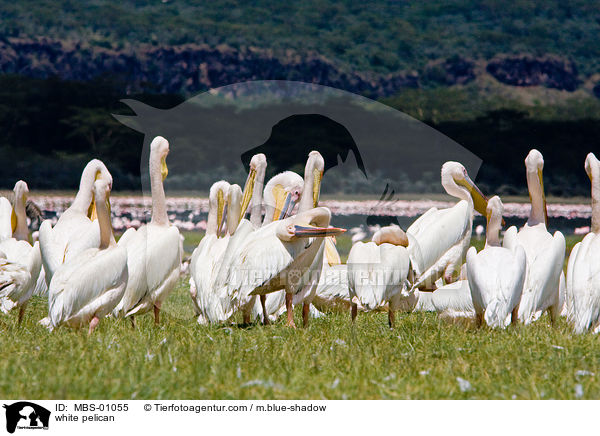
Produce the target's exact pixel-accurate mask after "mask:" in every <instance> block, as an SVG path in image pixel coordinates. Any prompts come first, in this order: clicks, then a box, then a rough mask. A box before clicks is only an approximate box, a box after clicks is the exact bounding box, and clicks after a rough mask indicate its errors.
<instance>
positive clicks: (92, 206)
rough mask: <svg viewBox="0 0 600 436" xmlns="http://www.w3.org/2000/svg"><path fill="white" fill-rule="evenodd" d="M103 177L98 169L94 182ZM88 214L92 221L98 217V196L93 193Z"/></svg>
mask: <svg viewBox="0 0 600 436" xmlns="http://www.w3.org/2000/svg"><path fill="white" fill-rule="evenodd" d="M101 177H102V173H100V171H97V172H96V177H95V178H94V182H95V181H96V180H98V179H100V178H101ZM109 210H110V209H109ZM87 216H88V218H89V219H90V221H94V220H95V219H98V211H97V210H96V197H95V196H93V195H92V202H91V203H90V207H89V208H88V213H87Z"/></svg>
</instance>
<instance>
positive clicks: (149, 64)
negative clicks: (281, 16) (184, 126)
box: [0, 39, 580, 97]
mask: <svg viewBox="0 0 600 436" xmlns="http://www.w3.org/2000/svg"><path fill="white" fill-rule="evenodd" d="M474 66H475V62H474V61H472V60H469V59H464V58H461V57H457V56H454V57H452V58H449V59H446V60H439V61H433V62H431V63H430V64H428V65H427V66H426V67H425V68H424V69H423V71H422V72H421V73H417V72H398V73H395V74H390V75H380V74H379V75H378V74H374V73H356V72H347V71H345V70H343V69H340V68H338V67H337V66H336V65H335V64H333V63H332V62H330V61H329V60H327V59H325V58H323V57H320V56H307V57H302V56H299V55H297V54H294V53H290V54H288V55H286V56H284V57H281V56H279V57H275V56H273V54H272V53H270V52H269V51H267V50H259V49H251V48H245V49H234V48H231V47H228V46H217V47H209V46H203V45H182V46H174V47H153V46H139V47H137V48H136V49H135V50H124V51H116V50H111V49H105V48H101V47H84V46H81V45H79V44H75V43H63V42H58V41H50V40H45V39H41V40H25V39H4V40H0V73H5V74H6V73H14V74H23V75H26V76H30V77H38V78H45V77H50V76H58V77H60V78H62V79H65V80H79V81H89V80H92V79H94V78H96V77H99V76H102V75H104V74H110V75H112V76H116V77H117V78H119V79H121V80H122V81H123V83H125V84H126V87H127V91H129V92H139V91H150V92H160V93H184V94H192V93H196V92H198V91H202V90H206V89H209V88H214V87H219V86H223V85H227V84H231V83H236V82H242V81H248V80H298V81H304V82H311V83H319V84H322V85H327V86H332V87H335V88H340V89H345V90H348V91H352V92H357V93H361V94H364V95H367V96H370V97H384V96H390V95H393V94H395V93H397V92H399V91H400V90H402V89H404V88H418V87H420V86H423V85H428V84H433V85H442V86H451V85H455V84H465V83H469V82H470V81H472V80H474V79H475V78H476V72H475V71H476V70H475V68H474ZM486 70H487V72H488V73H489V74H491V75H492V76H493V77H495V78H496V79H497V80H498V81H500V82H502V83H505V84H508V85H513V86H538V85H539V86H545V87H549V88H556V89H562V90H567V91H574V90H575V89H576V88H577V87H578V86H579V83H580V80H579V78H578V75H577V69H576V67H575V65H574V64H573V63H572V62H569V61H565V60H562V59H559V58H549V57H546V58H533V57H528V56H513V57H497V58H494V59H492V60H491V61H489V62H488V63H487V67H486Z"/></svg>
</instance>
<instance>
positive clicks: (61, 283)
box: [48, 247, 127, 327]
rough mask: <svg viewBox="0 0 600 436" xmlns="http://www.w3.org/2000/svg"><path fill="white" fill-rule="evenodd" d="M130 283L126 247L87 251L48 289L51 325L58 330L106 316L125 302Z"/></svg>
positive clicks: (61, 271)
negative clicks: (76, 321) (76, 320)
mask: <svg viewBox="0 0 600 436" xmlns="http://www.w3.org/2000/svg"><path fill="white" fill-rule="evenodd" d="M126 282H127V250H126V249H125V248H124V247H111V248H107V249H105V250H98V249H95V248H92V249H89V250H86V251H84V252H83V253H81V254H80V256H79V257H78V258H77V259H76V260H73V261H72V262H69V263H67V264H65V265H63V266H61V267H60V268H59V269H58V270H57V271H56V273H55V274H54V277H53V278H52V281H51V283H50V288H49V289H48V293H49V315H50V321H51V325H52V326H53V327H57V326H59V325H60V324H63V323H65V322H69V320H70V319H71V318H76V317H79V318H81V322H87V321H89V319H91V317H92V316H94V315H95V314H96V315H98V316H104V315H106V314H107V313H109V312H110V311H112V310H113V309H114V308H115V306H116V305H117V303H118V302H119V301H120V300H121V298H122V296H123V292H124V291H125V283H126ZM87 318H89V319H87Z"/></svg>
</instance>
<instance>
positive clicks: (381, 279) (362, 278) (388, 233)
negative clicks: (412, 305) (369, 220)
mask: <svg viewBox="0 0 600 436" xmlns="http://www.w3.org/2000/svg"><path fill="white" fill-rule="evenodd" d="M407 246H408V239H407V237H406V234H405V233H404V232H403V231H402V229H400V227H398V226H395V225H392V226H386V227H382V228H381V230H379V231H378V232H377V233H375V234H374V235H373V238H372V241H371V242H366V243H365V242H360V241H359V242H357V243H356V244H354V245H353V246H352V248H351V249H350V253H349V254H348V262H347V265H348V288H349V291H350V298H351V300H352V322H354V320H355V318H356V315H357V311H358V304H360V305H361V306H362V307H364V309H365V310H367V311H371V310H377V309H380V308H382V307H383V306H385V305H386V304H387V306H388V322H389V325H390V328H392V327H394V312H395V311H396V310H397V309H398V307H399V306H400V303H401V300H402V299H403V298H404V297H405V296H403V295H402V294H403V292H402V291H404V290H406V288H407V286H408V280H407V276H408V269H409V263H410V261H409V255H408V250H407V249H406V247H407Z"/></svg>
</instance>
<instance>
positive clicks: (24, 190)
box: [13, 180, 29, 204]
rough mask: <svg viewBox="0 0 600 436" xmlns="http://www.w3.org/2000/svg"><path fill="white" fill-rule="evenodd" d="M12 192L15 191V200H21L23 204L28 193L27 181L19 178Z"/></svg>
mask: <svg viewBox="0 0 600 436" xmlns="http://www.w3.org/2000/svg"><path fill="white" fill-rule="evenodd" d="M13 192H14V193H15V202H17V201H22V202H23V204H25V202H26V201H27V194H29V187H28V186H27V183H25V182H24V181H23V180H19V181H18V182H17V183H15V187H14V189H13Z"/></svg>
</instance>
